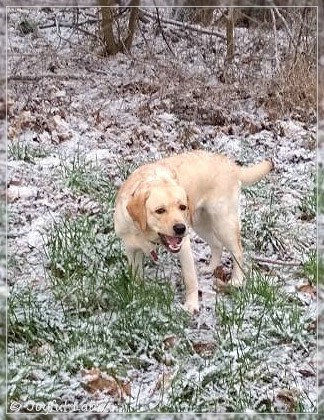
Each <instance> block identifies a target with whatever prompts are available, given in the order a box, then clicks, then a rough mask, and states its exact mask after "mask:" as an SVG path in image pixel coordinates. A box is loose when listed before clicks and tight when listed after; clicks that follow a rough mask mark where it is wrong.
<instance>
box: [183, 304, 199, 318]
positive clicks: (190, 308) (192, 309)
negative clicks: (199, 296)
mask: <svg viewBox="0 0 324 420" xmlns="http://www.w3.org/2000/svg"><path fill="white" fill-rule="evenodd" d="M183 309H184V310H185V311H187V312H189V313H190V314H191V315H194V314H197V313H198V312H199V303H198V302H197V301H190V300H187V301H186V302H185V303H184V305H183Z"/></svg>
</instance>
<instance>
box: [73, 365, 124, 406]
mask: <svg viewBox="0 0 324 420" xmlns="http://www.w3.org/2000/svg"><path fill="white" fill-rule="evenodd" d="M81 374H82V376H83V377H84V380H85V382H84V383H83V386H84V388H85V389H86V390H87V391H88V392H90V393H91V394H93V393H95V392H96V391H99V392H103V393H105V394H108V395H111V396H112V397H115V398H119V399H125V398H126V396H128V397H129V396H131V384H130V382H128V381H123V380H121V379H118V378H114V377H113V376H111V375H108V374H107V373H105V372H101V370H100V369H99V368H92V369H90V370H88V369H85V370H83V371H82V372H81Z"/></svg>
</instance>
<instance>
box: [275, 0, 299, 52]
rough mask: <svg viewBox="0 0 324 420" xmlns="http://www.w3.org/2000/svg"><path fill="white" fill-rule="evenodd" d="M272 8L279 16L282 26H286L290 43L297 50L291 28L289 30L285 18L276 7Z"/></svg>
mask: <svg viewBox="0 0 324 420" xmlns="http://www.w3.org/2000/svg"><path fill="white" fill-rule="evenodd" d="M272 9H273V10H274V11H275V12H276V14H277V16H278V17H279V19H280V20H281V21H282V23H283V24H284V27H285V28H286V31H287V33H288V36H289V38H290V41H291V43H292V44H293V46H294V47H295V49H296V51H298V45H297V44H296V42H295V40H294V37H293V34H292V33H291V30H290V28H289V26H288V23H287V21H286V19H285V18H284V17H283V16H282V14H281V13H280V12H279V10H278V7H273V8H272Z"/></svg>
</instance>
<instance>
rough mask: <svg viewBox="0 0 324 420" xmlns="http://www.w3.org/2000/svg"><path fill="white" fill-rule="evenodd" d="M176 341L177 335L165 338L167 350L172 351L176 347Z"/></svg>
mask: <svg viewBox="0 0 324 420" xmlns="http://www.w3.org/2000/svg"><path fill="white" fill-rule="evenodd" d="M176 341H177V337H176V336H175V335H168V336H167V337H165V338H164V340H163V344H164V345H165V347H166V348H167V349H171V348H173V347H174V346H175V344H176Z"/></svg>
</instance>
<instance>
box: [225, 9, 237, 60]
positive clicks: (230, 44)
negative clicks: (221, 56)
mask: <svg viewBox="0 0 324 420" xmlns="http://www.w3.org/2000/svg"><path fill="white" fill-rule="evenodd" d="M234 22H235V8H234V7H229V8H228V16H227V18H226V43H227V50H226V59H225V61H226V63H228V64H229V63H231V62H232V61H233V57H234Z"/></svg>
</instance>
